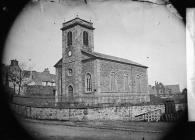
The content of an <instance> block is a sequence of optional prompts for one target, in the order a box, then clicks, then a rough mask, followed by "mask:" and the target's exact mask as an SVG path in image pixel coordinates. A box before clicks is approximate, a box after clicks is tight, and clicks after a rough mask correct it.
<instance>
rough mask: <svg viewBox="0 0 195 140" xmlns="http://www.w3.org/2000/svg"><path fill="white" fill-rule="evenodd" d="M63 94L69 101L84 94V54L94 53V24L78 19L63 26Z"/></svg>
mask: <svg viewBox="0 0 195 140" xmlns="http://www.w3.org/2000/svg"><path fill="white" fill-rule="evenodd" d="M61 30H62V79H63V80H62V85H63V87H62V94H63V95H64V96H65V97H66V99H68V101H71V100H74V99H75V97H78V96H80V94H81V93H82V88H83V87H82V75H81V74H82V62H81V60H82V52H81V50H84V51H87V52H93V50H94V41H93V30H94V28H93V23H92V22H88V21H85V20H83V19H80V18H78V17H76V18H74V19H72V20H70V21H67V22H65V23H63V24H62V28H61Z"/></svg>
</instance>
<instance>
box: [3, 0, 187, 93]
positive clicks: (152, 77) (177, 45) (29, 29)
mask: <svg viewBox="0 0 195 140" xmlns="http://www.w3.org/2000/svg"><path fill="white" fill-rule="evenodd" d="M76 15H78V16H79V18H82V19H84V20H87V21H90V20H91V22H93V26H94V27H95V30H94V51H96V52H100V53H104V54H108V55H112V56H117V57H121V58H125V59H129V60H132V61H135V62H138V63H140V64H142V65H146V66H148V67H149V68H148V81H149V84H151V85H154V81H158V82H162V83H163V84H164V85H170V84H179V85H180V88H181V89H183V88H185V87H186V85H187V84H186V47H185V25H184V23H183V22H182V19H181V17H180V16H179V15H178V14H177V13H176V10H175V9H174V8H172V9H169V8H167V7H166V6H165V5H156V4H151V3H147V2H135V1H125V0H123V1H102V0H99V1H92V0H89V1H88V3H87V4H85V3H83V1H71V0H66V1H62V0H61V1H58V0H54V1H53V2H50V1H48V0H42V1H35V0H34V1H32V2H30V3H29V4H28V5H27V6H26V7H25V8H24V9H23V10H22V12H21V14H20V15H19V16H18V17H17V19H16V20H15V22H14V24H13V26H12V28H11V30H10V32H9V35H8V38H7V41H6V46H5V48H6V49H5V52H4V59H3V63H5V64H9V63H10V60H11V59H17V60H19V62H21V63H25V64H26V69H29V70H36V71H43V70H44V68H49V70H50V72H51V73H55V68H54V67H53V66H54V65H55V63H56V62H57V61H58V60H59V59H60V58H61V57H62V33H61V30H60V28H61V27H62V23H63V22H66V21H68V20H71V19H73V18H75V17H76Z"/></svg>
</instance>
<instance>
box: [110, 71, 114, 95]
mask: <svg viewBox="0 0 195 140" xmlns="http://www.w3.org/2000/svg"><path fill="white" fill-rule="evenodd" d="M110 89H111V91H114V90H115V72H111V74H110Z"/></svg>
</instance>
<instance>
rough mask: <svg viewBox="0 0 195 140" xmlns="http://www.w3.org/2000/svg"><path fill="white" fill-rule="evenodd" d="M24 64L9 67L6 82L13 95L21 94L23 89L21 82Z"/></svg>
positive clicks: (23, 76)
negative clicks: (9, 85)
mask: <svg viewBox="0 0 195 140" xmlns="http://www.w3.org/2000/svg"><path fill="white" fill-rule="evenodd" d="M25 67H26V65H25V63H20V64H19V65H16V66H10V67H9V70H8V81H9V83H10V84H11V87H12V88H13V90H14V93H17V94H19V95H20V94H21V89H22V88H23V81H24V79H25V75H24V68H25Z"/></svg>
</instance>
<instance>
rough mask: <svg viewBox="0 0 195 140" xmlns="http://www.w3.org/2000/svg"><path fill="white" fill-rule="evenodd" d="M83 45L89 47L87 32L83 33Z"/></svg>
mask: <svg viewBox="0 0 195 140" xmlns="http://www.w3.org/2000/svg"><path fill="white" fill-rule="evenodd" d="M83 44H84V45H86V46H88V44H89V41H88V33H87V32H86V31H84V32H83Z"/></svg>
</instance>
